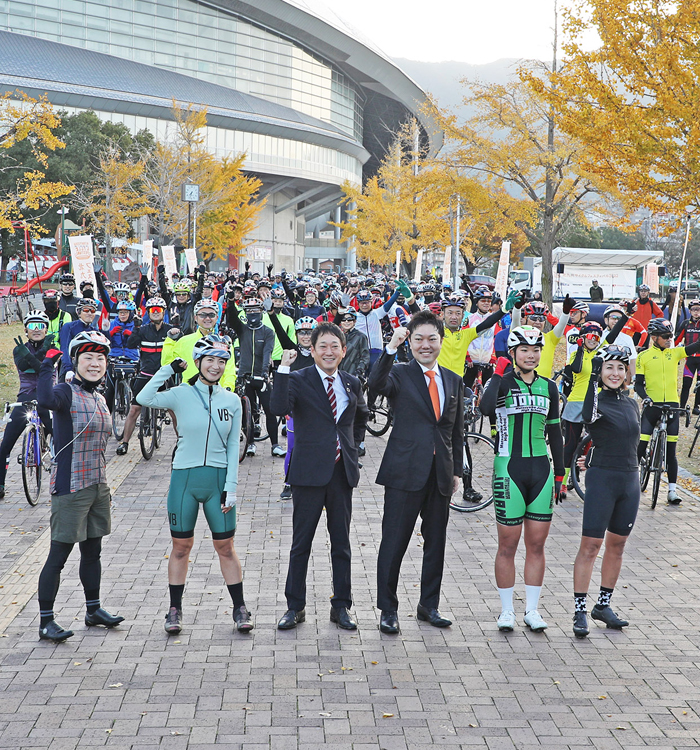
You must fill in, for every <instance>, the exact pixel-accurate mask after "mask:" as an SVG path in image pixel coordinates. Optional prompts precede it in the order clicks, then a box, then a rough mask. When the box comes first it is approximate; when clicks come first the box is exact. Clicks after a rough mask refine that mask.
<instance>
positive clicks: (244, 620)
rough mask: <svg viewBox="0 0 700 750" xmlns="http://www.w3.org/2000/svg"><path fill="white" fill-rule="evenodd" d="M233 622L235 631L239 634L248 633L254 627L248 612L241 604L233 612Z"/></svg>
mask: <svg viewBox="0 0 700 750" xmlns="http://www.w3.org/2000/svg"><path fill="white" fill-rule="evenodd" d="M233 621H234V622H235V623H236V629H237V630H238V631H239V632H240V633H250V631H251V630H252V629H253V628H254V627H255V625H253V618H252V616H251V614H250V611H249V610H248V608H247V607H246V606H245V604H241V606H240V607H237V608H236V609H234V610H233Z"/></svg>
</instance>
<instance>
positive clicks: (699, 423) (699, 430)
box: [688, 419, 700, 458]
mask: <svg viewBox="0 0 700 750" xmlns="http://www.w3.org/2000/svg"><path fill="white" fill-rule="evenodd" d="M698 435H700V419H698V420H697V421H696V422H695V437H693V442H692V443H691V444H690V450H689V451H688V458H690V457H691V456H692V455H693V449H694V448H695V443H697V442H698Z"/></svg>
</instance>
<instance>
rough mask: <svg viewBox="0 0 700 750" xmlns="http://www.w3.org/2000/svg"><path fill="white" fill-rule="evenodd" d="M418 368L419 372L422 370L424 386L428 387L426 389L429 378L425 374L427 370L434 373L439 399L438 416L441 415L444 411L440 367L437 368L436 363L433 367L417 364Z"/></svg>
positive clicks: (443, 392)
mask: <svg viewBox="0 0 700 750" xmlns="http://www.w3.org/2000/svg"><path fill="white" fill-rule="evenodd" d="M418 366H419V367H420V369H421V370H423V377H424V378H425V384H426V385H427V386H428V388H429V387H430V378H429V377H428V376H427V375H426V374H425V373H426V372H428V370H432V371H433V372H434V373H435V384H436V385H437V389H438V396H439V397H440V414H442V413H443V412H444V411H445V386H444V385H443V384H442V375H441V374H440V367H439V366H438V363H437V362H436V363H435V364H434V365H433V367H423V365H422V364H421V363H420V362H418Z"/></svg>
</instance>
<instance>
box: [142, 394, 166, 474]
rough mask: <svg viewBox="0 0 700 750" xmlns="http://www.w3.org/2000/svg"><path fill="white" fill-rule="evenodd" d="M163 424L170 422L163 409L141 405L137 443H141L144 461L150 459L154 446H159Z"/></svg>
mask: <svg viewBox="0 0 700 750" xmlns="http://www.w3.org/2000/svg"><path fill="white" fill-rule="evenodd" d="M164 424H166V425H168V424H170V417H169V416H168V412H167V411H166V410H165V409H154V408H152V407H150V406H142V407H141V418H140V422H139V444H140V445H141V455H142V456H143V457H144V459H145V460H146V461H149V460H150V459H151V457H152V456H153V451H154V450H155V449H156V448H160V445H161V442H162V438H163V425H164Z"/></svg>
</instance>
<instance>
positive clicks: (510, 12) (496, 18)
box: [321, 0, 561, 64]
mask: <svg viewBox="0 0 700 750" xmlns="http://www.w3.org/2000/svg"><path fill="white" fill-rule="evenodd" d="M321 2H322V3H323V4H324V5H326V6H327V7H328V8H330V9H331V10H333V11H335V13H337V14H338V15H339V16H340V17H341V18H343V19H344V20H345V21H347V22H348V23H349V24H350V25H351V26H353V27H355V28H356V29H357V30H358V31H360V32H362V33H363V35H364V36H366V37H368V38H369V40H370V41H372V42H374V43H375V44H376V45H377V46H378V47H379V48H380V49H381V50H383V51H384V52H385V53H386V54H387V55H389V57H406V58H409V59H411V60H423V61H426V62H445V61H458V62H468V63H473V64H483V63H489V62H493V61H494V60H498V59H500V58H502V57H516V58H522V57H525V58H534V59H538V60H549V59H550V58H551V56H552V28H553V25H554V23H553V22H554V10H553V8H554V0H461V2H460V0H430V1H429V2H426V1H425V0H420V1H419V0H321ZM560 5H561V0H560Z"/></svg>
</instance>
